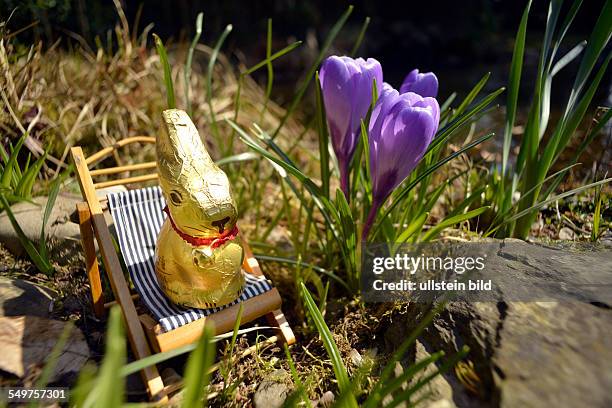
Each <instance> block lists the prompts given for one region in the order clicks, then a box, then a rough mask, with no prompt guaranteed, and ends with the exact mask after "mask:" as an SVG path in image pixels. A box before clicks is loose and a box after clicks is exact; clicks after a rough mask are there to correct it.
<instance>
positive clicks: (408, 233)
mask: <svg viewBox="0 0 612 408" xmlns="http://www.w3.org/2000/svg"><path fill="white" fill-rule="evenodd" d="M427 217H429V213H428V212H424V213H421V214H419V215H417V216H416V218H415V219H414V220H412V222H411V223H410V224H409V225H408V228H406V230H405V231H404V232H402V233H401V234H400V235H399V237H397V239H396V241H397V243H398V244H401V243H403V242H406V241H407V240H408V239H409V238H410V237H412V236H413V235H414V234H416V233H417V232H419V231H420V230H421V228H423V224H425V221H427Z"/></svg>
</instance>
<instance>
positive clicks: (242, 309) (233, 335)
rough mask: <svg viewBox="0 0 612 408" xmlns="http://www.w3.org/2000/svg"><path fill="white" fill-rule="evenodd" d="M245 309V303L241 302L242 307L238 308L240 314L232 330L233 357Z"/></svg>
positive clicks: (231, 349) (230, 354)
mask: <svg viewBox="0 0 612 408" xmlns="http://www.w3.org/2000/svg"><path fill="white" fill-rule="evenodd" d="M243 311H244V303H242V302H241V303H240V308H239V309H238V315H237V316H236V322H235V323H234V330H233V331H232V340H231V341H230V351H229V356H230V358H232V354H234V347H235V346H236V338H238V331H239V330H240V323H242V312H243Z"/></svg>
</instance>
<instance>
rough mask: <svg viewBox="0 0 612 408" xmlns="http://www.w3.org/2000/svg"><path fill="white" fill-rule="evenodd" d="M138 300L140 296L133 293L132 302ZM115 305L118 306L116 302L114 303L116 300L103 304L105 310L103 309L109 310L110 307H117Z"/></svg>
mask: <svg viewBox="0 0 612 408" xmlns="http://www.w3.org/2000/svg"><path fill="white" fill-rule="evenodd" d="M138 299H140V295H139V294H138V293H134V294H133V295H132V300H138ZM117 304H118V303H117V301H116V300H113V301H111V302H107V303H105V304H104V308H105V309H110V308H111V307H113V306H115V305H117Z"/></svg>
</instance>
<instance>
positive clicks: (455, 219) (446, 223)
mask: <svg viewBox="0 0 612 408" xmlns="http://www.w3.org/2000/svg"><path fill="white" fill-rule="evenodd" d="M489 208H491V207H490V206H484V207H480V208H477V209H475V210H472V211H468V212H466V213H465V214H457V215H454V216H452V217H446V218H445V219H444V220H442V222H440V223H439V224H437V225H436V226H435V227H433V228H432V229H430V230H429V231H427V232H426V233H425V234H424V235H423V238H422V239H421V241H422V242H427V241H429V240H430V239H432V238H433V237H435V236H436V235H438V234H439V233H440V232H442V230H444V229H445V228H447V227H450V226H452V225H455V224H459V223H460V222H463V221H466V220H469V219H471V218H474V217H478V216H479V215H480V214H482V213H483V212H485V211H487V210H488V209H489Z"/></svg>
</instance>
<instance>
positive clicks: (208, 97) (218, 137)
mask: <svg viewBox="0 0 612 408" xmlns="http://www.w3.org/2000/svg"><path fill="white" fill-rule="evenodd" d="M231 32H232V25H231V24H228V25H227V26H226V27H225V30H223V32H222V33H221V36H220V37H219V40H217V43H216V44H215V48H214V49H213V52H212V54H211V55H210V60H208V71H207V74H206V102H207V103H208V110H209V111H210V126H211V129H212V132H213V134H214V136H215V140H217V141H220V140H221V135H220V134H219V128H218V127H217V118H216V116H215V110H214V109H213V105H212V93H213V91H212V78H213V73H214V68H215V63H216V62H217V58H218V57H219V52H220V51H221V47H222V46H223V43H224V42H225V39H226V38H227V36H228V35H229V33H231Z"/></svg>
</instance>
